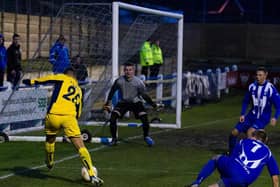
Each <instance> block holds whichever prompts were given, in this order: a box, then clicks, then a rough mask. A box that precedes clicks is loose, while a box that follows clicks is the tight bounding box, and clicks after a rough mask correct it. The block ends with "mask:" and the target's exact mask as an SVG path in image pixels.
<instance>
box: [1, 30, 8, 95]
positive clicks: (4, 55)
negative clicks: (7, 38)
mask: <svg viewBox="0 0 280 187" xmlns="http://www.w3.org/2000/svg"><path fill="white" fill-rule="evenodd" d="M6 66H7V51H6V48H5V46H4V36H3V35H2V34H0V87H2V86H3V83H4V74H5V69H6ZM0 91H1V90H0Z"/></svg>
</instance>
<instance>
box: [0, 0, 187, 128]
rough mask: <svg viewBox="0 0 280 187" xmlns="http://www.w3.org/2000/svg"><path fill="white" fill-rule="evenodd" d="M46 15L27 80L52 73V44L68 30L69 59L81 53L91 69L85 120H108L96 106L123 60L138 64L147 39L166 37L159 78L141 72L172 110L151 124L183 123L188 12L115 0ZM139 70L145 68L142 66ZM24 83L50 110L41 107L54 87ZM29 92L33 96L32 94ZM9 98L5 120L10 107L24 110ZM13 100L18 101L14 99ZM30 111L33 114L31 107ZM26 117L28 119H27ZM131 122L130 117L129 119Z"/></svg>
mask: <svg viewBox="0 0 280 187" xmlns="http://www.w3.org/2000/svg"><path fill="white" fill-rule="evenodd" d="M124 12H125V13H128V14H129V20H126V21H125V20H124V18H127V17H126V16H122V15H121V14H123V13H124ZM41 19H42V20H46V22H48V23H49V24H46V25H44V26H43V27H42V30H44V31H45V33H44V34H42V36H41V37H40V41H39V45H38V48H37V49H36V50H34V54H32V55H31V56H32V59H30V60H28V61H27V62H26V68H25V69H24V74H23V77H22V79H30V78H34V77H40V76H43V75H47V74H51V73H52V71H51V64H50V63H49V62H48V58H49V49H50V48H51V46H52V45H53V44H54V43H55V40H56V39H57V38H58V36H59V35H60V34H63V35H64V37H65V38H66V39H67V40H66V44H65V45H66V47H68V49H69V53H70V56H69V58H71V59H72V58H74V57H75V56H76V55H80V56H81V57H82V58H83V59H84V65H85V66H86V67H87V70H88V72H89V77H88V80H87V81H88V84H87V85H83V86H82V88H83V90H84V102H83V104H84V107H83V112H82V116H81V119H80V124H84V125H90V124H99V125H100V124H104V120H103V121H101V120H99V118H98V119H97V117H96V116H94V115H96V110H98V109H100V110H102V105H103V104H104V100H105V95H106V92H108V90H109V89H110V86H111V85H112V82H113V81H114V80H115V79H116V78H117V77H118V76H119V75H121V74H122V72H120V69H121V68H122V64H124V63H125V62H133V63H134V64H136V66H137V65H138V64H139V51H140V48H141V46H142V44H143V43H144V42H145V41H146V40H147V39H149V38H153V39H156V38H160V43H161V45H160V46H161V48H162V51H163V56H164V63H163V64H162V66H161V69H160V73H159V75H158V77H157V78H156V80H155V79H150V78H149V77H144V78H143V76H142V75H141V74H139V72H138V73H137V76H139V77H141V78H143V80H144V81H145V83H146V84H147V85H148V86H147V87H148V94H150V96H151V97H152V99H153V101H156V102H160V103H164V104H165V106H167V107H166V108H165V109H166V110H164V111H163V112H161V114H171V115H166V116H168V117H166V116H164V115H163V117H162V116H160V117H162V118H163V120H162V121H161V122H160V123H153V122H152V123H151V127H160V128H180V127H181V110H182V108H181V103H182V98H181V97H182V60H183V59H182V58H183V14H180V13H173V12H170V11H162V10H155V9H151V8H145V7H141V6H136V5H131V4H127V3H121V2H113V3H112V4H110V3H65V4H64V5H63V6H62V7H61V8H60V10H59V11H58V12H57V14H56V16H55V17H53V18H52V19H50V18H49V17H42V18H41ZM140 68H141V67H140ZM137 70H138V71H139V70H140V69H139V66H138V68H137ZM155 85H156V86H155ZM22 86H24V85H20V86H19V91H21V92H26V93H28V91H27V90H30V92H32V93H33V92H34V93H33V94H32V95H33V96H34V97H35V96H36V99H37V100H38V102H37V100H35V99H33V100H32V101H34V106H35V104H38V110H39V109H40V111H41V113H42V114H45V112H46V110H44V111H43V110H42V108H40V107H41V104H42V103H41V100H42V97H44V99H45V101H46V102H48V100H49V99H48V98H47V97H48V96H49V94H48V91H50V90H51V89H52V88H49V87H44V86H40V87H38V88H22ZM38 90H44V91H38ZM14 92H17V91H12V92H11V93H14ZM43 93H44V94H43ZM16 95H17V94H11V95H10V96H9V97H8V100H9V101H14V100H15V99H17V96H16ZM26 95H27V96H29V95H28V94H26ZM3 97H6V96H2V95H1V94H0V98H3ZM2 100H3V99H2ZM25 100H26V99H25V98H23V99H22V98H21V101H23V102H26V101H25ZM9 101H7V102H5V103H1V102H0V119H2V118H3V114H5V113H7V112H8V113H9V114H12V112H13V114H14V113H15V109H18V110H19V112H18V114H21V113H22V111H24V110H21V108H19V107H13V108H12V109H10V106H9ZM35 101H36V102H35ZM39 101H40V102H39ZM11 104H15V103H13V102H11ZM16 104H19V103H16ZM39 104H40V105H39ZM31 106H33V105H30V107H31ZM36 106H37V105H36ZM46 106H47V103H46V104H45V105H44V107H45V108H46ZM33 108H34V107H33ZM33 108H32V109H33ZM42 111H43V112H44V113H43V112H42ZM153 112H154V111H151V112H150V115H149V117H150V118H152V115H153ZM30 114H33V113H31V112H30ZM26 115H27V114H26ZM155 115H156V116H157V115H158V113H155ZM42 116H43V115H42ZM42 116H41V117H40V119H38V115H35V113H34V115H30V119H29V118H27V117H26V116H24V118H26V119H29V120H42V118H43V117H42ZM169 116H171V117H169ZM36 117H37V118H36ZM164 117H165V118H164ZM7 119H8V120H9V121H7V122H5V123H13V122H14V116H12V115H11V116H10V117H7ZM96 119H97V120H96ZM23 121H25V120H22V121H21V122H23ZM126 121H129V123H127V122H126ZM35 122H37V121H35ZM35 122H34V123H35ZM36 124H37V123H36ZM118 125H124V126H132V127H138V126H141V124H139V123H137V122H132V121H131V120H124V121H120V122H119V123H118ZM4 126H5V127H6V125H2V124H1V122H0V127H4ZM40 126H42V123H40ZM22 127H23V128H24V129H29V127H30V125H29V124H23V125H22ZM32 128H33V127H32ZM7 129H8V128H7ZM9 129H11V128H9ZM0 131H1V128H0Z"/></svg>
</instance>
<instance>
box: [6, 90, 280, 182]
mask: <svg viewBox="0 0 280 187" xmlns="http://www.w3.org/2000/svg"><path fill="white" fill-rule="evenodd" d="M241 100H242V94H237V95H231V96H225V97H224V98H223V99H222V100H221V101H220V102H218V103H208V104H204V105H201V106H195V107H193V108H192V109H189V110H185V111H183V113H182V129H177V130H174V129H157V128H154V129H152V131H151V132H152V137H153V138H154V140H155V142H156V145H155V146H154V147H151V148H149V147H147V146H146V145H145V143H144V141H143V138H142V129H141V128H128V127H122V128H120V129H119V136H120V138H121V140H122V141H121V143H120V144H119V145H118V146H115V147H108V146H105V145H101V144H89V143H88V144H86V146H87V147H88V149H89V150H90V152H91V156H92V158H93V163H94V165H95V166H96V167H97V169H98V172H99V176H100V177H101V178H102V179H104V181H105V183H104V185H103V186H104V187H183V186H184V185H185V184H187V183H190V182H191V181H192V180H193V179H195V177H196V174H197V172H198V171H199V170H200V168H201V167H202V165H203V164H204V163H205V162H207V161H208V160H209V159H210V158H211V157H212V156H213V155H215V154H219V153H223V152H225V151H226V150H227V140H228V135H229V133H230V130H231V128H232V127H233V126H234V125H235V123H236V122H237V120H238V117H239V112H240V107H241ZM162 117H163V118H168V117H169V116H162ZM96 128H101V127H93V128H90V130H91V131H93V132H94V130H96V131H97V130H98V129H96ZM267 131H268V135H269V137H270V142H269V145H270V147H271V149H272V152H273V153H274V156H275V157H276V159H277V161H278V163H279V161H280V155H279V152H280V148H279V146H278V143H279V141H280V135H279V132H280V130H279V128H278V126H276V127H275V128H272V127H268V128H267ZM98 133H99V134H101V135H109V129H108V128H105V129H99V132H98ZM35 134H42V132H37V133H35ZM0 150H1V154H0V186H1V187H74V186H75V187H82V186H91V185H90V184H87V183H86V182H83V180H82V179H81V176H80V170H81V162H80V159H79V157H78V155H77V154H76V151H75V149H74V147H73V146H72V145H71V144H68V143H57V144H56V153H55V154H56V155H55V160H56V161H57V163H56V164H55V167H54V168H53V170H51V171H48V169H47V168H46V167H45V166H44V158H45V156H44V143H35V142H34V143H33V142H8V143H3V144H0ZM218 178H219V176H218V173H217V172H216V173H215V174H214V175H212V176H211V177H209V178H208V179H207V180H206V181H205V182H204V183H203V184H202V185H201V186H202V187H203V186H207V185H209V184H211V183H213V182H215V181H217V180H218ZM251 186H253V187H267V186H271V179H270V176H269V175H268V173H267V171H266V168H264V172H263V173H262V175H261V176H260V177H259V178H258V179H257V181H256V182H255V183H254V184H253V185H251Z"/></svg>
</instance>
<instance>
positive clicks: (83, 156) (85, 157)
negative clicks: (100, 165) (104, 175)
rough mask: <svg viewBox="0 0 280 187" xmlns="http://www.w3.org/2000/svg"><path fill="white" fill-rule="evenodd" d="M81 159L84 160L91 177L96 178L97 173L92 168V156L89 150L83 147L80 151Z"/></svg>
mask: <svg viewBox="0 0 280 187" xmlns="http://www.w3.org/2000/svg"><path fill="white" fill-rule="evenodd" d="M79 154H80V158H81V160H82V163H83V165H84V166H85V167H86V168H87V170H88V174H89V176H96V173H95V172H94V170H93V167H92V161H91V158H90V154H89V152H88V150H87V148H85V147H82V148H80V149H79Z"/></svg>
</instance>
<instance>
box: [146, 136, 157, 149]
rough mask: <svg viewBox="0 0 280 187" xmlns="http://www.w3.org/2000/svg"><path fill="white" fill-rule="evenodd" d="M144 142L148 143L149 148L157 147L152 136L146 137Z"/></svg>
mask: <svg viewBox="0 0 280 187" xmlns="http://www.w3.org/2000/svg"><path fill="white" fill-rule="evenodd" d="M144 141H145V142H146V144H147V145H148V146H149V147H152V146H153V145H155V142H154V140H153V139H152V138H151V137H150V136H145V137H144Z"/></svg>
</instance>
